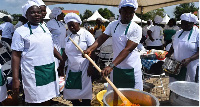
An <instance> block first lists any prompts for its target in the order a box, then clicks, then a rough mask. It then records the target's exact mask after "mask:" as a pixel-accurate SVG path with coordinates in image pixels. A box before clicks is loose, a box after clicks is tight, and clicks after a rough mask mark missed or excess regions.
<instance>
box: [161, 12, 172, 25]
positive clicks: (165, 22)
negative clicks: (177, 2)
mask: <svg viewBox="0 0 200 107" xmlns="http://www.w3.org/2000/svg"><path fill="white" fill-rule="evenodd" d="M169 20H170V18H169V17H168V15H167V14H166V15H165V17H164V18H163V21H162V22H161V24H167V23H168V22H169Z"/></svg>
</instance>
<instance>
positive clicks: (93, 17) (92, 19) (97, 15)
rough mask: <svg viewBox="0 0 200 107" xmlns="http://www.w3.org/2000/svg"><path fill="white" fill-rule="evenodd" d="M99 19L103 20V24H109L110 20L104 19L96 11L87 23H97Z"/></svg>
mask: <svg viewBox="0 0 200 107" xmlns="http://www.w3.org/2000/svg"><path fill="white" fill-rule="evenodd" d="M97 18H101V19H102V21H103V22H109V20H108V19H105V18H103V17H102V16H101V15H100V14H99V12H98V11H97V10H96V11H95V12H94V14H93V15H92V16H90V17H89V18H88V19H87V21H96V19H97Z"/></svg>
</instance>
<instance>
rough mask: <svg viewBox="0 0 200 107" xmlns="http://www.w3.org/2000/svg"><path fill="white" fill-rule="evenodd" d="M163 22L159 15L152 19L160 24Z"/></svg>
mask: <svg viewBox="0 0 200 107" xmlns="http://www.w3.org/2000/svg"><path fill="white" fill-rule="evenodd" d="M162 21H163V18H162V17H161V16H159V15H156V16H155V18H154V22H155V23H157V24H160V23H161V22H162Z"/></svg>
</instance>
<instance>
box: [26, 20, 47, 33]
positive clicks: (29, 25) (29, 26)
mask: <svg viewBox="0 0 200 107" xmlns="http://www.w3.org/2000/svg"><path fill="white" fill-rule="evenodd" d="M39 25H40V27H41V28H42V30H43V31H44V33H46V31H45V30H44V28H43V27H42V25H41V24H39ZM28 28H29V30H30V34H31V35H32V34H33V31H32V29H31V24H30V23H29V22H28Z"/></svg>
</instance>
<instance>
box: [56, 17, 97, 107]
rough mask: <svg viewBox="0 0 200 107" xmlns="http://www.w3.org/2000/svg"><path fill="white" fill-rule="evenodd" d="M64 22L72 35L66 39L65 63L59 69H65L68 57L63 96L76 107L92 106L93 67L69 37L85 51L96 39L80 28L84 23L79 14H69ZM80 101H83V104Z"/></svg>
mask: <svg viewBox="0 0 200 107" xmlns="http://www.w3.org/2000/svg"><path fill="white" fill-rule="evenodd" d="M64 20H65V23H66V24H67V25H68V28H69V30H70V34H69V35H67V38H66V39H65V51H64V52H63V61H62V62H61V63H60V65H61V66H59V68H62V69H63V68H64V64H65V61H66V57H68V68H67V71H66V81H65V88H64V92H63V96H64V99H68V100H71V101H72V103H73V105H74V106H91V104H90V102H91V99H92V82H91V77H90V76H91V74H90V73H91V72H92V71H91V69H92V68H93V66H92V65H91V64H89V61H88V60H87V59H86V58H83V57H82V53H81V52H80V51H79V50H78V49H77V48H76V47H75V45H74V44H73V43H72V42H71V41H70V40H69V37H70V38H72V40H73V41H75V42H76V43H77V44H78V45H79V46H80V47H81V49H83V50H86V49H87V48H88V47H89V46H91V45H92V44H93V43H94V41H95V39H94V37H93V35H92V34H91V33H90V32H89V31H87V30H85V29H82V28H80V25H81V23H82V21H81V19H80V17H79V16H78V15H77V14H75V13H68V14H67V15H66V16H65V18H64ZM89 65H90V66H89ZM79 99H82V102H80V101H79Z"/></svg>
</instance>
